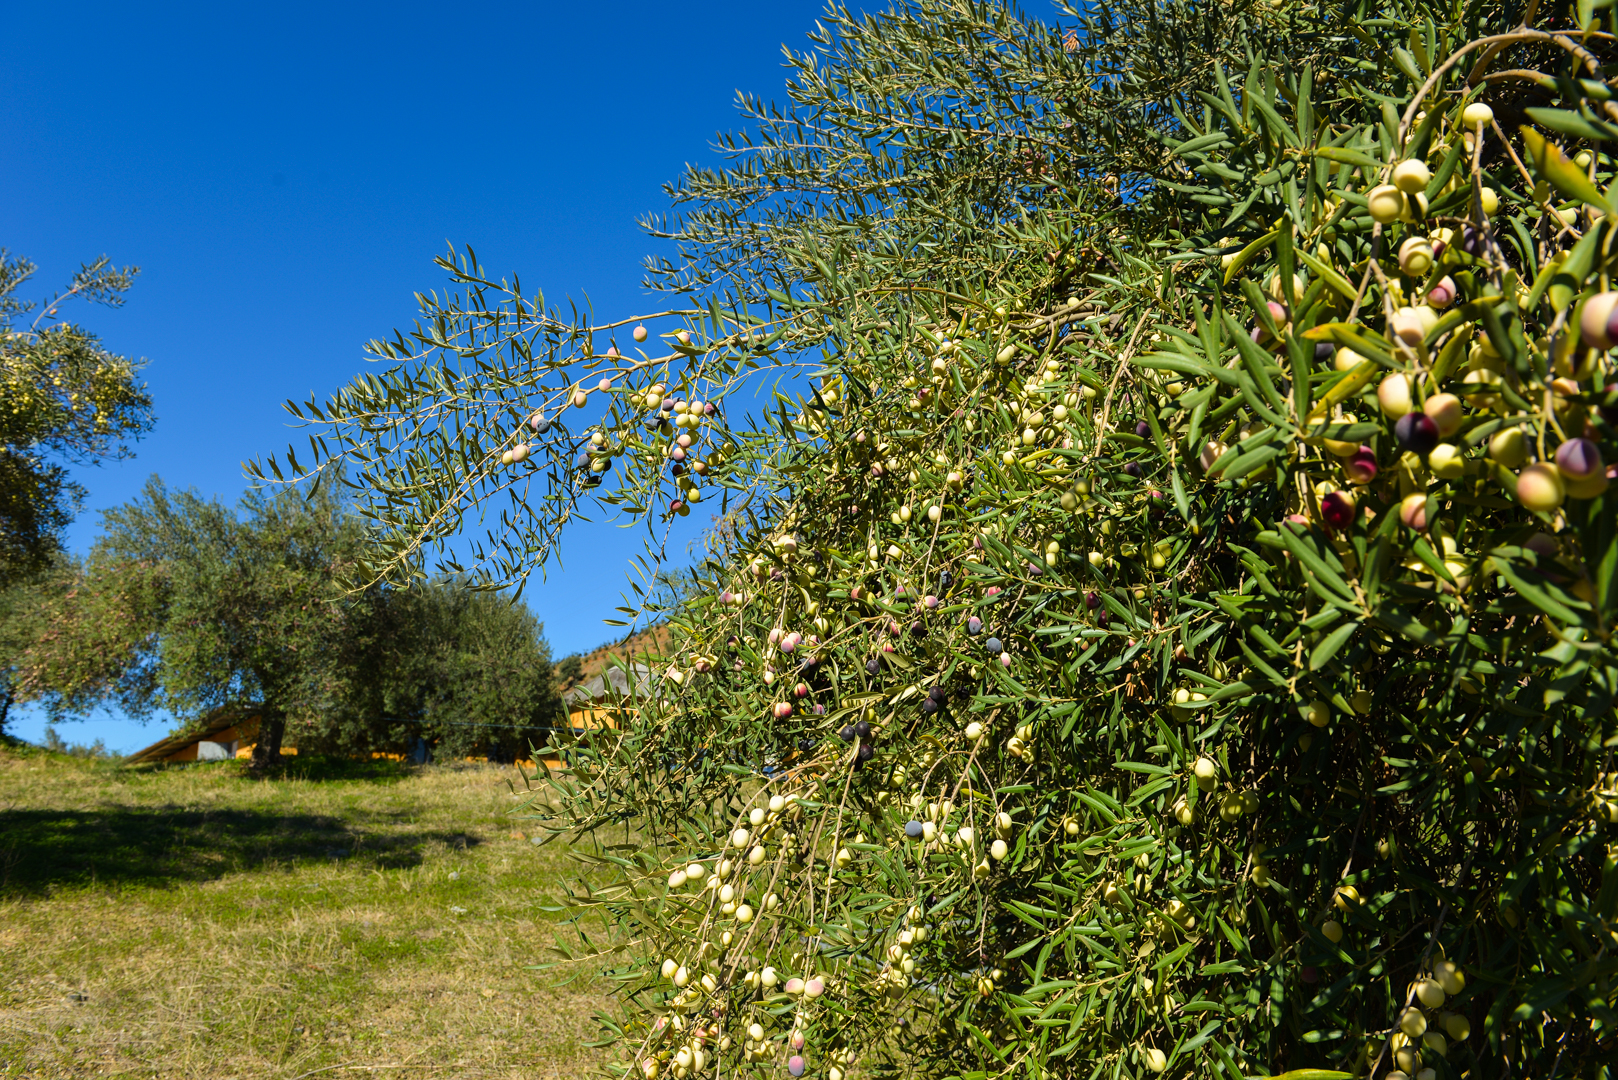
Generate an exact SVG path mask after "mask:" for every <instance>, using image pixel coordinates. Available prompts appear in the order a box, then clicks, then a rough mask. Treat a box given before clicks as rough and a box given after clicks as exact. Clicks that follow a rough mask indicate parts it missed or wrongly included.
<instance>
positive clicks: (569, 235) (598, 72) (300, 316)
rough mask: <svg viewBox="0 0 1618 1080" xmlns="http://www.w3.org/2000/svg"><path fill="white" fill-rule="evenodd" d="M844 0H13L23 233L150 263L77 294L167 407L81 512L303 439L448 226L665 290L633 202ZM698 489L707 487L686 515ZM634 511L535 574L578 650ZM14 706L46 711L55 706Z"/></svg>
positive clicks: (217, 476) (541, 599)
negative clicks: (129, 282)
mask: <svg viewBox="0 0 1618 1080" xmlns="http://www.w3.org/2000/svg"><path fill="white" fill-rule="evenodd" d="M821 11H822V5H821V4H820V3H819V2H817V0H774V2H771V3H764V4H759V3H745V4H744V3H736V2H730V0H727V2H724V3H708V4H679V5H675V4H661V3H660V4H651V3H616V4H610V5H603V4H585V5H583V6H582V7H581V6H579V5H577V4H545V3H541V4H532V3H530V4H507V3H492V4H470V5H467V6H465V7H462V6H459V5H451V6H450V7H445V6H443V5H442V4H434V5H430V6H429V5H419V4H410V3H389V4H330V3H324V4H319V5H314V4H304V3H279V4H269V5H234V4H231V5H217V4H209V5H201V4H169V5H156V4H137V5H130V4H107V3H90V4H88V5H75V6H74V7H73V9H72V10H71V12H70V13H67V14H65V15H64V13H63V12H62V11H60V10H58V9H55V8H51V7H48V6H40V5H19V6H18V7H17V8H14V9H12V10H10V11H9V12H8V13H7V16H6V29H7V35H8V37H9V38H10V40H11V41H13V42H15V43H23V42H26V43H28V44H27V46H26V47H17V48H11V49H8V50H7V51H6V57H5V59H4V61H0V100H3V101H5V103H6V105H5V108H4V109H3V110H0V146H3V147H4V153H5V158H6V164H5V168H4V169H0V245H4V246H6V247H8V248H10V249H11V251H12V252H13V253H16V254H21V255H26V256H28V257H29V258H31V259H33V260H34V261H35V262H36V263H38V264H39V274H38V276H37V278H36V281H35V283H34V286H35V290H34V292H35V294H38V293H43V292H44V291H45V290H47V289H54V288H55V287H57V286H58V285H59V284H61V283H63V282H65V281H66V279H67V277H68V275H69V274H70V273H71V272H72V271H73V270H74V269H75V268H76V267H77V265H78V264H79V263H80V262H81V261H85V260H88V259H91V258H94V257H95V256H98V255H100V254H102V253H106V254H108V255H110V256H111V257H112V258H113V260H114V261H115V262H117V263H118V264H120V265H123V264H136V265H139V266H140V267H141V275H140V278H139V279H138V281H137V283H136V286H135V288H134V289H133V291H132V292H131V293H130V295H129V298H128V303H127V305H126V306H125V307H124V308H123V309H122V310H118V311H109V310H106V309H102V308H89V309H85V308H80V309H77V310H74V311H73V312H72V317H73V318H74V319H75V320H76V321H81V322H83V323H85V324H86V325H88V326H89V327H91V328H92V329H93V330H95V331H97V332H98V333H100V334H101V335H102V337H103V340H104V341H105V343H106V344H107V345H108V347H110V348H111V349H113V350H114V351H115V352H119V353H123V354H126V355H130V356H138V357H145V358H147V359H149V360H150V366H149V367H148V368H147V370H146V373H145V377H146V379H147V381H148V383H149V384H150V387H151V391H152V395H153V397H154V399H155V402H156V411H157V415H158V424H157V429H156V431H155V432H154V433H153V434H152V435H151V436H149V437H148V438H147V439H146V440H144V441H143V442H142V443H140V444H139V447H138V454H137V456H136V457H135V458H134V459H133V460H131V461H128V462H124V463H120V464H116V465H112V466H106V467H102V468H98V469H93V470H81V471H80V473H79V477H78V478H79V479H80V480H81V481H82V482H83V483H85V484H86V485H87V486H88V487H89V489H90V499H89V502H88V505H87V507H86V511H85V513H84V514H83V515H81V517H80V519H79V521H78V523H77V524H76V525H75V526H74V528H73V530H72V532H71V535H70V546H71V547H72V548H73V549H74V550H76V551H84V550H86V549H88V547H89V545H90V544H91V542H92V541H93V540H94V538H95V535H96V531H97V529H98V527H99V520H100V519H99V514H98V513H97V511H98V510H100V509H104V508H106V507H109V506H112V505H116V504H118V503H120V502H123V501H124V500H126V499H128V498H130V497H131V496H132V495H134V494H135V493H136V492H137V491H138V489H139V488H140V486H141V484H142V483H144V481H145V479H146V477H147V476H148V475H150V474H152V473H157V474H158V475H160V476H162V477H163V479H164V480H165V481H167V482H168V483H169V484H170V485H171V486H174V487H195V488H197V489H199V490H200V491H202V492H203V493H204V494H208V495H218V496H221V497H223V498H226V499H228V500H232V501H234V500H235V499H236V498H237V497H238V496H239V495H240V494H241V492H242V490H243V489H244V487H245V486H246V481H245V480H244V479H243V476H242V471H241V463H242V462H243V461H244V460H245V459H248V458H253V457H258V456H261V455H264V454H267V453H269V452H272V451H278V450H281V449H283V448H284V447H285V445H286V443H287V442H288V440H289V438H290V437H293V435H294V432H293V431H292V430H291V429H290V428H288V427H287V420H288V418H287V417H286V415H285V413H284V412H283V411H282V408H281V403H282V402H283V401H285V400H286V399H287V398H294V399H297V400H303V399H304V398H306V397H307V396H308V395H309V394H310V393H314V394H315V395H317V396H320V397H324V396H325V395H327V394H328V393H330V392H331V391H333V390H335V389H336V388H338V387H339V386H341V385H342V384H343V383H345V382H346V381H348V380H349V379H350V378H352V377H353V376H354V375H355V374H356V373H358V372H359V371H360V370H361V369H362V368H363V367H364V366H365V362H364V360H363V355H362V351H361V346H362V344H363V343H364V342H365V341H367V340H369V339H371V338H373V337H385V336H387V334H388V332H389V331H390V330H391V329H393V328H394V327H396V326H407V325H408V324H409V323H410V321H411V320H412V318H413V316H414V313H415V303H414V300H413V298H412V293H413V292H414V291H416V290H430V289H434V288H441V287H442V284H443V277H442V275H441V274H440V272H439V271H438V270H437V269H436V268H434V267H433V266H432V264H431V259H432V257H433V256H435V255H438V254H440V253H442V252H443V251H444V250H445V244H446V241H453V242H454V243H455V244H457V245H464V244H466V243H471V244H472V245H473V246H474V247H475V248H476V249H477V252H478V255H479V258H480V259H481V260H482V261H483V263H484V264H485V266H486V267H488V268H489V269H490V270H491V271H493V272H495V273H496V274H507V273H509V272H511V271H515V272H517V273H518V274H520V275H521V277H522V279H523V283H524V287H525V291H526V290H529V289H531V288H532V287H533V286H536V285H537V286H538V287H540V288H542V289H544V290H545V292H546V295H547V297H549V298H552V299H556V300H559V299H561V298H562V297H563V296H564V295H568V296H572V297H575V298H581V297H583V296H584V295H585V294H588V295H589V297H590V299H591V300H593V301H594V303H595V306H596V311H597V313H598V314H599V315H607V314H611V315H614V316H617V315H622V314H631V313H636V312H640V311H644V310H648V307H649V303H650V302H649V300H648V299H647V298H646V297H645V296H644V294H643V293H642V292H641V290H640V287H639V283H640V277H641V275H640V260H641V258H642V256H644V255H645V254H647V253H648V252H650V251H653V250H655V247H654V244H653V242H652V241H651V240H650V239H649V238H647V237H646V236H645V235H644V234H642V233H641V231H640V229H639V227H638V226H637V225H636V223H635V222H636V218H637V216H638V215H640V214H642V213H645V212H648V211H661V210H663V209H664V208H665V207H666V206H667V203H666V200H665V197H664V195H663V192H662V187H661V185H662V184H663V182H665V181H667V180H672V179H674V178H675V177H677V175H678V174H679V171H680V169H681V166H682V164H683V163H685V162H688V161H710V162H712V161H714V160H715V158H714V157H713V155H712V152H711V149H710V148H711V144H712V141H713V137H714V135H715V134H716V132H719V131H721V130H725V131H728V130H733V129H736V128H737V127H739V126H740V123H741V121H740V118H739V116H738V114H737V113H736V110H735V95H736V92H737V91H738V90H745V91H749V92H755V93H761V94H765V95H767V96H771V97H774V98H775V99H776V100H778V101H781V102H782V103H783V104H784V103H785V93H784V86H785V77H786V76H785V71H784V70H783V68H782V57H781V45H782V44H783V43H787V44H790V45H791V46H792V47H793V48H803V47H806V46H807V44H808V43H807V41H806V40H805V36H804V35H805V34H806V33H807V32H809V31H810V30H812V29H813V27H814V20H815V18H816V17H817V16H818V15H819V14H820V13H821ZM696 518H697V515H695V514H693V515H692V519H691V520H693V521H694V520H695V519H696ZM642 535H643V534H642V533H641V532H639V531H636V530H622V531H620V530H615V529H611V528H606V527H599V526H598V527H595V528H593V529H591V530H589V531H588V532H580V533H578V534H575V535H574V536H573V537H572V539H571V541H570V542H568V543H567V544H566V545H565V546H564V550H563V557H564V563H565V572H563V573H561V574H553V575H552V576H551V579H550V581H549V582H548V583H544V584H541V583H540V582H538V580H537V578H536V580H535V581H534V583H533V584H531V585H530V587H529V590H528V592H527V593H526V598H527V600H528V602H529V603H530V605H531V606H532V607H533V608H534V610H535V611H536V613H537V614H538V615H539V617H540V618H541V619H542V620H543V621H544V623H545V627H546V633H547V636H548V637H549V639H550V642H551V646H552V649H553V651H554V652H555V654H556V655H558V656H560V655H563V654H566V653H568V652H571V651H575V650H580V649H587V648H590V647H593V646H595V645H597V644H600V643H601V642H602V641H604V640H606V639H608V638H609V637H610V636H612V634H613V633H614V632H613V631H612V630H611V629H610V628H608V627H606V626H604V625H603V624H602V620H603V619H604V618H607V617H610V616H611V615H612V608H613V607H614V606H615V605H616V604H617V602H618V596H619V593H620V591H621V590H622V588H623V575H624V572H625V569H626V565H627V563H626V560H627V559H628V557H629V556H630V555H631V554H634V553H637V552H638V551H639V550H640V545H641V536H642ZM13 715H14V723H13V724H12V725H11V730H12V731H13V732H14V733H16V734H18V735H21V736H22V737H24V738H29V739H37V738H39V737H40V734H41V733H42V731H43V720H42V718H41V717H40V716H39V715H38V713H37V712H28V711H25V712H24V713H23V714H22V715H21V716H17V715H16V714H15V713H14V714H13ZM62 734H63V736H64V737H65V738H68V739H71V740H73V741H85V742H87V741H89V740H90V739H92V738H102V739H104V740H105V741H106V742H107V744H108V745H109V746H110V747H112V748H114V749H117V750H122V751H128V750H131V749H135V748H138V747H140V746H142V745H145V744H146V743H147V742H150V741H151V740H153V739H155V738H157V737H158V736H159V735H160V734H162V730H161V728H160V726H159V725H155V724H154V725H152V726H149V727H141V726H138V725H135V724H132V723H129V722H127V721H124V720H121V719H119V718H116V717H107V718H105V719H96V720H91V721H89V722H86V723H84V724H74V725H70V726H67V727H64V728H63V729H62Z"/></svg>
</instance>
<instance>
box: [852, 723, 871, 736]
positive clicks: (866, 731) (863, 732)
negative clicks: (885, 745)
mask: <svg viewBox="0 0 1618 1080" xmlns="http://www.w3.org/2000/svg"><path fill="white" fill-rule="evenodd" d="M854 734H855V735H858V736H859V737H860V738H861V739H869V738H870V737H871V722H870V721H869V720H861V721H859V722H858V723H856V724H855V725H854Z"/></svg>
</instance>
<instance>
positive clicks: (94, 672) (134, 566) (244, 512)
mask: <svg viewBox="0 0 1618 1080" xmlns="http://www.w3.org/2000/svg"><path fill="white" fill-rule="evenodd" d="M363 541H364V535H363V531H362V529H361V527H360V525H359V524H358V522H357V520H356V519H355V518H354V517H353V516H352V515H350V514H349V513H348V512H347V511H346V510H345V508H344V506H343V505H342V502H341V500H340V499H339V498H338V496H337V494H336V488H335V487H334V486H333V485H326V486H324V487H321V488H319V489H317V490H305V489H295V490H285V491H282V492H279V493H277V494H275V495H273V496H270V495H266V494H264V493H263V492H260V491H250V492H249V493H248V494H247V495H246V496H244V497H243V499H242V500H241V503H240V506H239V508H231V507H229V506H227V505H226V504H224V503H223V502H221V501H219V500H217V499H205V498H203V497H202V496H200V495H198V494H196V493H195V492H191V491H171V490H170V489H169V488H168V487H166V486H165V485H164V484H163V482H162V481H161V480H159V479H157V478H155V477H154V478H153V479H152V480H151V481H149V482H148V484H147V485H146V488H145V490H144V491H143V492H142V493H141V495H140V496H138V497H137V498H135V499H133V500H131V501H130V502H129V503H127V504H125V505H123V506H120V507H118V508H116V509H114V510H111V511H108V512H107V513H106V514H105V515H104V530H103V534H102V536H101V537H100V539H99V540H98V541H97V542H96V544H95V546H94V548H93V549H92V550H91V552H90V554H89V555H88V556H87V557H85V558H83V559H78V558H73V557H69V556H66V555H62V554H58V555H56V556H55V557H53V558H52V559H51V560H50V562H49V563H48V564H47V565H46V567H45V568H44V569H43V571H41V572H39V573H36V574H35V575H34V576H32V577H30V578H28V579H26V580H23V581H21V582H20V583H17V584H14V585H13V586H12V587H11V588H9V589H7V590H6V591H5V592H4V593H0V667H3V668H4V675H5V678H6V681H7V683H8V684H9V688H10V693H11V694H12V695H13V696H14V698H15V700H16V701H17V702H39V703H42V704H43V705H44V707H45V709H46V711H47V713H48V715H49V716H50V717H51V719H52V720H53V721H54V720H57V719H62V718H70V717H76V716H84V715H86V714H88V713H89V712H91V711H93V710H94V709H96V708H98V707H100V706H102V705H111V706H114V707H116V708H118V709H120V710H122V711H123V712H125V713H127V714H129V715H131V716H134V717H140V718H144V717H148V716H151V715H152V714H154V713H156V712H159V711H162V710H166V711H169V712H171V713H173V714H174V715H175V716H176V717H178V718H180V719H181V720H182V721H184V720H190V719H195V718H198V717H200V716H202V715H204V714H206V713H207V712H209V711H210V710H212V709H214V708H215V707H217V706H220V705H223V704H226V703H240V704H245V705H249V706H252V707H255V708H256V709H257V710H258V711H259V714H260V716H261V735H260V739H259V742H258V745H257V747H256V748H255V758H254V761H255V765H258V766H267V765H270V764H273V763H274V762H276V761H277V760H278V759H279V757H280V749H281V746H282V745H283V744H284V743H285V744H289V745H296V746H297V747H298V748H299V750H300V751H303V752H305V753H307V752H309V751H311V750H313V751H325V752H332V753H362V752H370V751H393V752H400V753H403V752H407V751H408V750H409V749H410V748H411V746H412V744H413V743H414V742H415V740H416V739H417V738H425V739H426V740H427V741H428V742H429V743H430V744H432V745H433V746H434V747H435V749H436V751H437V752H438V753H440V754H443V755H445V756H461V755H465V754H474V753H478V754H481V753H490V754H492V755H494V756H497V757H500V758H502V759H509V758H511V757H513V756H516V755H519V754H522V753H526V752H527V750H528V748H529V747H530V746H531V745H543V744H544V743H546V742H547V741H548V739H549V732H548V729H549V728H550V727H551V726H552V725H553V724H555V723H556V722H557V721H558V719H559V718H561V717H563V716H564V715H565V714H564V713H563V711H562V706H561V701H560V699H559V697H558V695H557V691H556V686H555V679H554V675H553V671H552V663H551V657H550V650H549V647H548V646H547V644H546V641H545V638H544V635H543V630H542V627H541V625H540V623H539V622H538V620H537V619H535V617H534V615H533V613H532V612H531V611H529V610H528V608H527V607H526V606H525V605H523V604H521V603H513V602H512V600H511V598H510V597H509V596H506V595H503V594H500V593H496V592H490V591H479V590H475V589H473V588H470V587H468V585H467V583H466V582H464V581H461V580H457V579H453V578H447V579H439V580H433V581H424V582H417V583H415V584H412V585H411V586H409V587H404V588H400V587H394V586H386V585H379V586H375V587H372V588H369V589H366V590H364V591H363V592H361V593H359V594H357V595H354V594H344V592H343V591H342V589H341V588H340V586H339V585H338V581H339V580H340V579H342V578H343V577H344V576H345V571H347V570H349V569H351V568H352V567H353V565H354V563H355V561H356V560H358V559H360V558H361V557H362V553H363V547H362V545H363Z"/></svg>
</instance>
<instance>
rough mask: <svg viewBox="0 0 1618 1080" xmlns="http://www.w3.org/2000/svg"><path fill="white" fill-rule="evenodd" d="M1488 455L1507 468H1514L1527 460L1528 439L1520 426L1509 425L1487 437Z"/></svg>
mask: <svg viewBox="0 0 1618 1080" xmlns="http://www.w3.org/2000/svg"><path fill="white" fill-rule="evenodd" d="M1489 457H1490V458H1492V459H1493V460H1494V461H1497V462H1499V463H1500V464H1501V465H1504V466H1505V467H1506V468H1508V469H1515V468H1516V467H1517V466H1519V465H1521V464H1522V463H1523V462H1524V461H1526V460H1528V441H1527V440H1526V439H1525V438H1524V437H1523V430H1522V428H1518V427H1510V428H1505V429H1503V430H1501V431H1497V432H1495V433H1494V434H1493V435H1492V436H1490V437H1489Z"/></svg>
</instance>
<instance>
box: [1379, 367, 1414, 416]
mask: <svg viewBox="0 0 1618 1080" xmlns="http://www.w3.org/2000/svg"><path fill="white" fill-rule="evenodd" d="M1376 400H1377V404H1379V405H1380V406H1382V411H1383V412H1384V413H1386V414H1387V415H1388V416H1389V417H1390V418H1392V419H1394V420H1397V419H1399V418H1400V417H1401V416H1403V415H1405V414H1406V413H1408V412H1409V411H1410V376H1408V375H1406V374H1404V373H1403V372H1400V371H1396V372H1394V373H1393V374H1391V375H1389V376H1388V377H1387V378H1385V379H1383V380H1382V383H1381V385H1380V386H1378V387H1377V388H1376Z"/></svg>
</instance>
